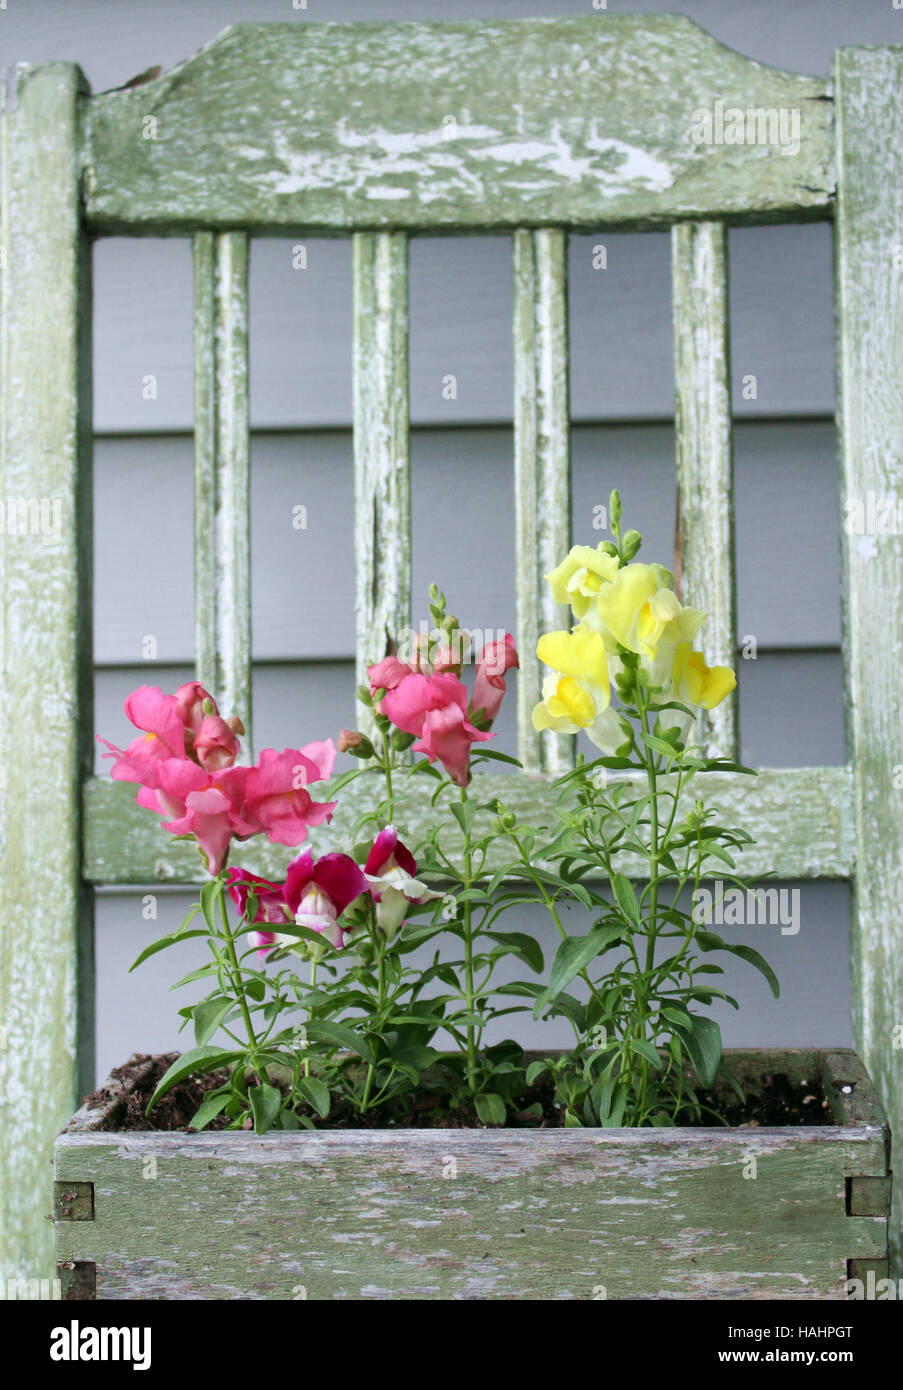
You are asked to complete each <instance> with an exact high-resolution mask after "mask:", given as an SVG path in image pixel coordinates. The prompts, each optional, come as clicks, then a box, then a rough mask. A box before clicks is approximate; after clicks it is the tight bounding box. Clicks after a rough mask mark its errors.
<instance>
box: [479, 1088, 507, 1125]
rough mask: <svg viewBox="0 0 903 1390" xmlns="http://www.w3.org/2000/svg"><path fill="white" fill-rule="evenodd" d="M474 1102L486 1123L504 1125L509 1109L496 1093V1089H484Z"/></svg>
mask: <svg viewBox="0 0 903 1390" xmlns="http://www.w3.org/2000/svg"><path fill="white" fill-rule="evenodd" d="M474 1104H475V1106H476V1110H477V1114H478V1115H479V1117H480V1119H481V1120H482V1121H483V1124H484V1125H503V1124H504V1123H505V1120H506V1118H507V1115H508V1110H507V1107H506V1105H505V1102H504V1101H503V1100H502V1098H501V1096H499V1095H496V1093H495V1091H484V1092H483V1094H482V1095H479V1096H477V1097H476V1099H475V1101H474Z"/></svg>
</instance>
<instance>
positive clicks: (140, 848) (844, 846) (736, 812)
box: [85, 767, 853, 883]
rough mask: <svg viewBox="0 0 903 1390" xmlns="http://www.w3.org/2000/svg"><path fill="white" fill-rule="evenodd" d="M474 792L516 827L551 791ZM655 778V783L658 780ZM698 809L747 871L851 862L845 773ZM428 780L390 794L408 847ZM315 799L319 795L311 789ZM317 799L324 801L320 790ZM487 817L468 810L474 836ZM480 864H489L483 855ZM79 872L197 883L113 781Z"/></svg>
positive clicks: (759, 788) (711, 796)
mask: <svg viewBox="0 0 903 1390" xmlns="http://www.w3.org/2000/svg"><path fill="white" fill-rule="evenodd" d="M478 776H479V779H480V780H479V782H478V784H477V786H476V788H475V789H474V795H476V796H477V797H479V800H480V802H481V803H484V804H485V803H487V802H492V801H493V800H494V799H495V798H496V797H501V798H502V800H503V801H504V802H505V804H506V805H507V806H508V807H510V809H511V810H513V811H515V812H516V813H517V815H518V816H519V817H521V818H522V819H523V820H524V821H527V822H529V823H531V824H534V825H537V826H543V825H547V826H554V825H556V824H557V822H556V821H555V818H554V807H555V805H556V797H557V793H556V792H552V791H551V790H550V788H549V782H548V780H547V779H545V778H542V777H528V776H517V777H514V776H508V775H505V774H491V773H479V774H478ZM660 780H662V781H664V779H660ZM700 786H701V787H702V790H703V792H704V794H705V797H706V804H707V805H712V806H718V807H719V808H720V809H721V811H722V813H723V816H724V818H725V820H724V823H725V824H731V825H742V826H744V827H745V828H746V829H748V830H749V832H750V833H751V834H752V835H753V836H754V838H755V844H753V845H750V846H749V847H748V848H747V849H746V851H745V853H744V855H743V870H744V872H745V873H746V874H747V875H755V874H773V875H774V876H775V878H777V879H781V878H784V879H795V878H846V877H848V876H849V875H850V873H851V871H852V867H853V859H852V779H851V774H850V771H849V769H848V768H846V767H822V768H765V769H763V770H762V771H761V772H760V774H759V776H758V777H757V778H752V777H748V776H745V775H741V774H736V775H735V774H732V773H712V774H707V775H706V777H705V779H704V781H703V782H701V783H700ZM433 788H434V784H433V783H432V782H430V781H428V780H427V779H426V778H421V777H418V778H415V779H413V780H412V781H403V780H402V781H400V782H399V783H398V785H397V786H396V788H395V793H396V795H395V802H396V807H397V810H396V816H397V819H398V824H399V825H402V826H404V827H405V828H406V829H407V830H408V832H409V833H410V835H411V837H412V839H413V840H414V841H416V839H417V837H418V835H419V834H420V833H421V832H422V831H423V830H424V829H425V828H426V827H427V826H428V825H432V824H433V823H434V822H435V816H436V812H435V811H434V810H433V809H432V808H431V807H430V805H429V797H430V795H431V793H432V791H433ZM318 795H319V793H318ZM382 795H383V790H382V783H381V781H380V779H379V778H378V777H376V776H374V777H373V778H367V779H363V778H361V779H359V780H358V781H357V782H355V783H354V786H353V788H352V789H350V790H349V791H348V792H346V793H345V794H344V795H342V796H340V797H339V801H338V805H337V807H336V812H335V816H334V819H333V821H332V823H331V825H329V826H328V827H326V828H325V830H324V829H322V828H321V829H315V830H313V831H311V836H310V838H311V843H313V844H314V845H315V846H321V847H322V848H325V847H326V845H327V844H328V846H329V847H330V848H331V849H345V850H348V851H350V850H351V848H352V835H351V828H352V824H353V822H354V820H355V818H356V817H357V816H358V815H360V814H361V813H362V812H363V811H364V809H365V808H367V807H370V806H372V805H375V804H376V803H377V802H378V801H379V799H380V797H381V796H382ZM323 796H324V797H326V796H327V791H326V789H325V787H324V792H323ZM489 819H490V812H488V811H487V810H485V809H484V810H481V811H478V813H477V821H476V825H477V831H476V832H475V833H477V834H479V833H481V827H484V826H486V825H487V824H488V820H489ZM444 843H445V844H446V845H447V846H448V849H449V852H450V854H451V856H452V858H453V859H454V858H455V857H456V855H457V852H458V845H459V841H458V832H457V831H456V829H455V827H454V826H451V825H450V826H449V827H448V831H447V835H446V837H445V839H444ZM291 857H292V851H291V850H285V849H283V848H282V847H280V846H274V845H271V844H269V843H268V842H263V841H261V840H259V839H256V840H247V841H245V842H244V844H243V845H242V847H241V862H242V865H243V866H245V867H246V868H249V869H251V870H253V871H254V872H255V873H259V874H263V875H264V877H267V878H270V877H273V876H276V875H278V874H279V873H280V872H281V871H282V870H283V869H284V868H285V865H286V864H287V862H288V860H289V859H290V858H291ZM488 862H489V864H490V865H492V864H493V863H495V862H496V861H495V860H494V859H493V858H492V857H491V855H490V859H489V861H488ZM623 867H624V869H625V871H626V872H628V873H629V872H633V873H636V874H639V875H642V874H644V873H646V872H647V871H648V866H645V864H644V863H643V862H640V861H639V860H631V859H628V858H626V857H625V859H624V861H623ZM85 874H86V876H87V878H88V879H89V880H90V881H91V882H96V883H149V882H153V881H154V880H155V879H157V880H160V881H163V882H173V883H197V882H200V881H202V876H203V871H202V868H201V864H200V860H199V859H198V856H197V851H196V850H195V849H194V848H193V847H192V846H191V845H186V844H183V843H179V842H175V841H172V840H171V839H170V838H169V837H168V836H165V834H164V832H161V830H160V825H159V821H158V820H157V818H156V817H155V816H154V815H153V814H152V813H151V812H148V811H145V810H144V809H143V808H142V807H140V806H137V805H136V804H135V802H134V793H133V790H132V789H131V788H130V787H128V786H126V785H125V784H124V783H121V782H118V783H117V782H111V781H110V780H109V779H107V778H99V777H98V778H93V779H92V780H91V781H90V782H88V784H87V785H86V787H85Z"/></svg>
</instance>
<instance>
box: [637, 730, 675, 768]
mask: <svg viewBox="0 0 903 1390" xmlns="http://www.w3.org/2000/svg"><path fill="white" fill-rule="evenodd" d="M640 738H641V739H642V740H643V742H644V743H645V745H646V747H647V748H651V749H652V751H653V752H654V753H661V754H662V756H663V757H665V758H667V759H668V761H669V762H673V761H674V759H675V758H676V757H677V749H676V748H675V747H674V744H673V743H668V741H667V740H666V739H663V738H657V737H656V736H655V734H646V733H641V734H640Z"/></svg>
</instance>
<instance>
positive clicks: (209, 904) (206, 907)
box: [201, 878, 223, 934]
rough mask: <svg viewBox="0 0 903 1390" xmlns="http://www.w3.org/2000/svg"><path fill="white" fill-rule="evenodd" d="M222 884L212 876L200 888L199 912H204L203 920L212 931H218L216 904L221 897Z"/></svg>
mask: <svg viewBox="0 0 903 1390" xmlns="http://www.w3.org/2000/svg"><path fill="white" fill-rule="evenodd" d="M222 893H223V885H222V883H221V882H220V880H219V879H218V878H212V879H211V880H210V882H209V883H205V884H204V886H203V888H202V889H201V912H202V913H203V914H204V921H205V922H206V923H207V926H208V927H209V928H210V930H211V931H212V932H216V933H217V934H218V933H219V926H218V925H217V919H216V905H217V903H218V901H219V899H220V898H221V897H222Z"/></svg>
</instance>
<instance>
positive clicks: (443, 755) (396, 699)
mask: <svg viewBox="0 0 903 1390" xmlns="http://www.w3.org/2000/svg"><path fill="white" fill-rule="evenodd" d="M394 662H395V658H394V657H386V659H385V661H381V662H380V663H379V664H378V665H377V666H371V667H370V668H369V670H368V672H367V674H368V676H369V677H370V688H371V692H372V693H375V692H376V691H377V690H380V689H382V690H385V692H386V693H385V695H384V696H383V698H382V700H381V702H380V710H381V712H382V713H383V714H384V715H385V716H386V717H387V718H388V719H390V720H391V721H392V723H393V724H394V725H395V727H396V728H397V729H401V730H402V731H403V732H404V733H407V734H414V735H415V737H416V738H417V739H418V742H417V743H415V744H414V745H413V748H414V752H415V753H425V754H426V756H427V757H428V758H429V760H430V762H431V763H433V762H435V761H436V760H437V758H438V760H439V761H440V762H441V763H442V766H443V767H444V768H445V770H446V772H447V773H448V775H449V776H450V777H451V778H452V780H453V781H454V782H457V783H458V785H459V786H461V787H466V786H467V783H468V781H469V780H470V746H471V744H472V743H482V742H484V741H485V740H486V739H488V738H491V737H492V735H491V734H488V733H481V732H480V730H479V729H475V728H474V726H473V725H472V724H471V723H470V721H469V719H468V718H467V688H466V687H465V685H464V684H463V682H462V681H460V680H459V679H458V677H457V676H455V675H452V674H451V672H449V671H441V672H439V673H438V674H435V673H434V674H433V675H423V674H422V673H420V672H418V671H411V670H410V669H409V668H408V667H406V666H404V664H403V662H397V665H395V664H393V665H390V663H394ZM398 668H401V669H400V670H399V669H398ZM384 681H386V682H387V684H383V682H384Z"/></svg>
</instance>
